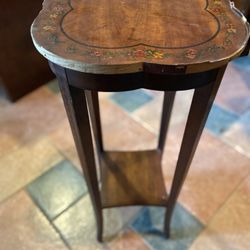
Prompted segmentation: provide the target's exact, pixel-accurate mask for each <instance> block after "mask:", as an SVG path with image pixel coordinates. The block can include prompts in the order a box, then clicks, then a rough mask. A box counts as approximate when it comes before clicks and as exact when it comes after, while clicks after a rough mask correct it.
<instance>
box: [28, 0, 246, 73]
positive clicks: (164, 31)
mask: <svg viewBox="0 0 250 250" xmlns="http://www.w3.org/2000/svg"><path fill="white" fill-rule="evenodd" d="M31 33H32V37H33V41H34V44H35V46H36V48H37V49H38V50H39V51H40V53H42V54H43V55H44V56H45V57H46V58H47V59H49V60H50V61H52V62H54V63H57V64H59V65H61V66H64V67H66V68H70V69H74V70H78V71H82V72H88V73H104V74H118V73H133V72H139V71H143V69H144V67H145V65H147V64H153V65H170V66H173V67H178V66H183V71H184V72H181V73H185V72H186V73H190V72H201V71H204V70H209V69H212V68H216V67H219V66H221V65H223V64H226V63H227V62H228V61H229V60H230V59H232V58H234V57H235V56H237V55H238V54H240V53H241V51H242V50H243V49H244V46H245V44H246V42H247V40H248V37H249V27H248V24H247V22H246V19H245V18H244V17H243V15H242V14H241V13H240V12H239V11H238V10H237V9H235V8H234V7H233V4H231V3H230V1H228V0H185V1H183V0H171V1H170V0H91V1H89V0H45V2H44V4H43V9H42V11H41V12H40V14H39V15H38V17H37V18H36V20H35V21H34V23H33V25H32V29H31ZM147 67H148V66H147ZM159 67H160V66H159ZM166 73H168V72H166Z"/></svg>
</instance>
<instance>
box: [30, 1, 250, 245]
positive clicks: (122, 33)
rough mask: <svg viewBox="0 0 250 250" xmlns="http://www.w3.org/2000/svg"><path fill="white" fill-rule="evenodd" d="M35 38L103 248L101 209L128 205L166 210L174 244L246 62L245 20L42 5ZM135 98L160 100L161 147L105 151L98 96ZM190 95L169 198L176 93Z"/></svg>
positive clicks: (218, 7) (180, 4)
mask: <svg viewBox="0 0 250 250" xmlns="http://www.w3.org/2000/svg"><path fill="white" fill-rule="evenodd" d="M31 34H32V38H33V42H34V44H35V46H36V48H37V50H38V51H39V52H40V53H41V54H42V55H43V56H44V57H46V58H47V59H48V60H49V61H50V66H51V69H52V71H53V72H54V73H55V74H56V76H57V78H58V81H59V85H60V89H61V93H62V97H63V100H64V105H65V108H66V111H67V114H68V119H69V121H70V125H71V129H72V132H73V136H74V140H75V144H76V147H77V151H78V154H79V158H80V161H81V165H82V168H83V172H84V175H85V179H86V182H87V185H88V190H89V193H90V196H91V200H92V204H93V207H94V211H95V217H96V222H97V229H98V230H97V238H98V240H99V241H102V233H103V215H102V209H104V208H111V207H118V206H130V205H155V206H163V207H166V208H167V209H166V216H165V233H166V236H167V237H168V236H169V235H170V221H171V215H172V213H173V209H174V206H175V203H176V200H177V197H178V195H179V193H180V190H181V187H182V184H183V182H184V179H185V177H186V175H187V172H188V169H189V166H190V164H191V161H192V158H193V155H194V153H195V150H196V147H197V144H198V141H199V139H200V136H201V133H202V130H203V128H204V125H205V122H206V119H207V116H208V113H209V111H210V109H211V106H212V104H213V101H214V98H215V95H216V92H217V90H218V88H219V85H220V82H221V79H222V77H223V74H224V71H225V69H226V65H227V63H228V62H229V61H230V60H231V59H233V58H235V57H236V56H238V55H240V54H241V52H242V51H243V49H244V47H245V45H246V42H247V40H248V38H249V26H248V23H247V22H246V19H245V18H244V17H243V15H242V14H241V13H240V12H239V11H238V10H237V9H235V8H234V7H233V5H232V4H230V2H229V1H228V0H186V1H182V0H171V1H160V0H98V1H97V0H91V1H87V0H45V2H44V4H43V9H42V11H41V12H40V13H39V15H38V17H37V18H36V19H35V21H34V23H33V25H32V28H31ZM137 88H147V89H153V90H159V91H164V103H163V112H162V119H161V128H160V136H159V142H158V147H157V148H156V149H155V150H146V151H139V152H108V151H106V150H105V149H104V148H103V143H102V132H101V123H100V112H99V103H98V91H126V90H133V89H137ZM188 89H194V90H195V91H194V96H193V100H192V104H191V108H190V112H189V115H188V120H187V124H186V128H185V132H184V136H183V140H182V145H181V149H180V153H179V158H178V162H177V166H176V170H175V174H174V179H173V183H172V187H171V189H170V192H169V194H167V192H166V190H165V185H164V179H163V175H162V170H161V159H162V154H163V149H164V143H165V138H166V134H167V129H168V123H169V119H170V115H171V109H172V105H173V102H174V97H175V93H176V91H179V90H188ZM114 115H115V114H114ZM128 129H129V128H128ZM124 136H126V135H124ZM135 136H136V135H135ZM94 143H95V145H96V147H93V145H94ZM95 148H96V150H97V153H98V159H99V164H100V169H101V170H100V172H101V174H100V186H99V181H98V178H97V167H96V166H97V164H98V162H96V161H95V157H94V153H95V152H94V150H95Z"/></svg>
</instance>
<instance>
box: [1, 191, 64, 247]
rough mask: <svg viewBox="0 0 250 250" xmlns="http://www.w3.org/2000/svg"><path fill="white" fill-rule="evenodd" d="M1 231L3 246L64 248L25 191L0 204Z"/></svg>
mask: <svg viewBox="0 0 250 250" xmlns="http://www.w3.org/2000/svg"><path fill="white" fill-rule="evenodd" d="M0 232H1V233H0V242H1V247H0V248H1V249H3V250H17V249H25V250H34V249H35V250H44V249H47V250H49V249H51V250H52V249H53V250H59V249H60V250H66V249H67V248H66V247H65V246H64V244H63V242H62V241H61V239H60V237H59V235H58V234H57V233H56V231H55V230H54V229H53V228H52V226H51V225H50V224H49V222H48V221H47V219H46V218H45V217H44V215H43V214H42V213H41V212H40V210H39V209H38V208H37V207H36V206H35V205H34V204H33V202H32V201H31V200H30V198H29V197H28V195H27V194H26V193H25V192H24V191H21V192H20V193H18V194H16V195H15V196H13V197H12V198H11V199H9V200H7V201H6V202H5V203H3V204H1V206H0Z"/></svg>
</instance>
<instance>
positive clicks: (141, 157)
mask: <svg viewBox="0 0 250 250" xmlns="http://www.w3.org/2000/svg"><path fill="white" fill-rule="evenodd" d="M101 199H102V207H103V208H108V207H118V206H129V205H156V206H166V204H167V192H166V189H165V184H164V179H163V174H162V169H161V157H160V153H159V152H158V151H157V150H148V151H139V152H105V153H104V154H103V156H102V159H101Z"/></svg>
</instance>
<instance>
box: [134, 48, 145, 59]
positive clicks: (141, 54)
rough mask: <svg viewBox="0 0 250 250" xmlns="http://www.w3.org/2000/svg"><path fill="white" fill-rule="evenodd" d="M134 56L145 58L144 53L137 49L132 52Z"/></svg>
mask: <svg viewBox="0 0 250 250" xmlns="http://www.w3.org/2000/svg"><path fill="white" fill-rule="evenodd" d="M134 55H135V56H136V57H144V56H145V51H144V50H141V49H138V50H136V51H134Z"/></svg>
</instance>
